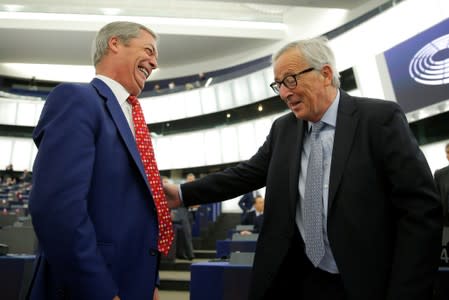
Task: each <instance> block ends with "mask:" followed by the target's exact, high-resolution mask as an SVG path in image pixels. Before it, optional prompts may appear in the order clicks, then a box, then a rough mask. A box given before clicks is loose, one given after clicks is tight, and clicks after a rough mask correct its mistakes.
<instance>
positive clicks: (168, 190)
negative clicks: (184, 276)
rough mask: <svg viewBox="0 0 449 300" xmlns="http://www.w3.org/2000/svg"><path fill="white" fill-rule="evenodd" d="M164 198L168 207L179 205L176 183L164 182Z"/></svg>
mask: <svg viewBox="0 0 449 300" xmlns="http://www.w3.org/2000/svg"><path fill="white" fill-rule="evenodd" d="M163 186H164V193H165V198H167V204H168V207H169V208H177V207H180V206H181V204H182V203H181V199H180V198H179V187H178V185H176V184H171V183H164V184H163Z"/></svg>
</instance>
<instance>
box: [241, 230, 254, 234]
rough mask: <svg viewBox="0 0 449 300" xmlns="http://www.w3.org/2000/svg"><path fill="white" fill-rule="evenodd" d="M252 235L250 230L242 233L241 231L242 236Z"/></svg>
mask: <svg viewBox="0 0 449 300" xmlns="http://www.w3.org/2000/svg"><path fill="white" fill-rule="evenodd" d="M251 234H252V232H251V231H248V230H242V231H240V235H251Z"/></svg>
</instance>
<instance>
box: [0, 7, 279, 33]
mask: <svg viewBox="0 0 449 300" xmlns="http://www.w3.org/2000/svg"><path fill="white" fill-rule="evenodd" d="M0 19H8V20H11V19H15V20H27V21H30V20H39V21H66V22H67V21H75V22H76V21H77V22H100V23H103V22H112V21H117V16H113V15H82V14H61V13H25V12H16V11H14V12H8V13H6V12H0ZM120 19H126V20H128V21H131V22H139V23H143V24H153V25H159V26H162V25H173V26H182V27H193V26H199V27H209V28H234V29H266V30H281V31H286V30H287V25H286V24H284V23H280V22H259V21H256V22H255V21H234V20H217V19H197V18H162V17H143V16H120Z"/></svg>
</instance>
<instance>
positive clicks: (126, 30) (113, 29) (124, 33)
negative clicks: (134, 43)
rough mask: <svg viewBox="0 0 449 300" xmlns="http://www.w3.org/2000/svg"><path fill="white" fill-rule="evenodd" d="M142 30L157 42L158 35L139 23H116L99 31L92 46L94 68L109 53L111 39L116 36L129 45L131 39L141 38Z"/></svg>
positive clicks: (107, 25)
mask: <svg viewBox="0 0 449 300" xmlns="http://www.w3.org/2000/svg"><path fill="white" fill-rule="evenodd" d="M140 30H144V31H146V32H148V33H149V34H151V35H152V36H153V37H154V39H155V40H157V35H156V33H154V31H152V30H151V29H149V28H147V27H145V26H143V25H141V24H138V23H133V22H125V21H116V22H112V23H109V24H106V25H105V26H104V27H103V28H101V29H100V31H98V33H97V36H96V37H95V40H94V43H93V45H92V58H93V63H94V66H96V65H97V64H98V63H99V62H100V60H101V59H102V58H103V56H104V55H105V54H106V53H107V52H108V49H109V46H108V42H109V39H110V38H111V37H113V36H116V37H117V38H118V39H119V40H120V42H122V43H124V44H125V45H128V43H129V41H130V40H131V39H134V38H137V37H138V36H139V34H140Z"/></svg>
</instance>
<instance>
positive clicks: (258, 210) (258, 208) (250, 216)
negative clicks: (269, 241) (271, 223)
mask: <svg viewBox="0 0 449 300" xmlns="http://www.w3.org/2000/svg"><path fill="white" fill-rule="evenodd" d="M253 208H254V209H253V210H251V211H249V212H247V213H246V215H245V217H244V218H243V220H242V225H254V229H253V230H251V231H250V232H247V231H242V232H240V233H241V234H248V233H251V232H252V233H259V232H260V230H261V229H262V224H263V210H264V199H263V197H262V196H260V195H257V196H256V198H254V201H253Z"/></svg>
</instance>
